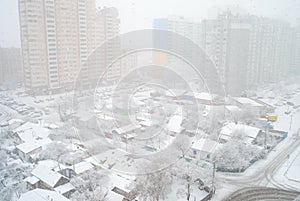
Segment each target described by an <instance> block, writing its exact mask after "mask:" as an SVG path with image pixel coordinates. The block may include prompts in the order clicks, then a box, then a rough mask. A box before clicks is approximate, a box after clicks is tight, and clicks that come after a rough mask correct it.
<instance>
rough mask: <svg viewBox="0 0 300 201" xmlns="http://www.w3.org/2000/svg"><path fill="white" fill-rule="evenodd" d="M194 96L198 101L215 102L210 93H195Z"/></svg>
mask: <svg viewBox="0 0 300 201" xmlns="http://www.w3.org/2000/svg"><path fill="white" fill-rule="evenodd" d="M194 96H195V98H196V99H199V100H206V101H212V100H213V96H212V95H211V94H210V93H206V92H201V93H197V92H196V93H194Z"/></svg>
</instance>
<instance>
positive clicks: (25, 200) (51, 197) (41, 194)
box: [18, 188, 70, 201]
mask: <svg viewBox="0 0 300 201" xmlns="http://www.w3.org/2000/svg"><path fill="white" fill-rule="evenodd" d="M42 200H47V201H70V200H69V199H67V198H66V197H64V196H62V195H60V194H59V193H57V192H56V191H49V190H45V189H40V188H37V189H34V190H31V191H28V192H26V193H24V194H22V195H21V197H20V198H19V199H18V201H42Z"/></svg>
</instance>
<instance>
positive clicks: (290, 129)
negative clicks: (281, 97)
mask: <svg viewBox="0 0 300 201" xmlns="http://www.w3.org/2000/svg"><path fill="white" fill-rule="evenodd" d="M292 121H293V114H291V120H290V130H291V129H292Z"/></svg>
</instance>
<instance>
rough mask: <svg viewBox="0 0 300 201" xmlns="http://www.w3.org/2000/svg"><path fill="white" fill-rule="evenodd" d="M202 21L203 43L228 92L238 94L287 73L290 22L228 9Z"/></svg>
mask: <svg viewBox="0 0 300 201" xmlns="http://www.w3.org/2000/svg"><path fill="white" fill-rule="evenodd" d="M202 24H203V32H202V33H203V35H202V36H203V40H202V41H203V44H202V45H201V46H202V47H203V49H204V50H205V52H206V53H207V54H208V56H209V58H210V59H211V60H212V61H213V62H214V64H215V66H216V68H217V69H218V72H219V76H220V78H221V80H222V81H223V83H224V86H225V88H226V91H227V93H229V94H239V93H241V92H242V91H244V90H247V89H248V88H250V87H253V86H256V85H259V84H261V83H264V82H272V81H276V80H278V79H280V78H282V77H283V76H285V75H287V71H288V70H287V69H289V66H290V64H289V59H288V55H289V44H288V35H289V34H288V33H289V30H290V27H289V24H288V23H286V22H283V21H279V20H272V19H269V18H262V17H257V16H249V15H244V16H239V15H232V14H231V13H230V12H225V13H222V14H220V15H218V17H217V18H216V19H210V20H203V22H202Z"/></svg>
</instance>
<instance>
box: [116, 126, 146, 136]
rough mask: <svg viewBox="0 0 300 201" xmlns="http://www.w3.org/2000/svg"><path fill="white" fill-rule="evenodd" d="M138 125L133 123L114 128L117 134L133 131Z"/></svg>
mask: <svg viewBox="0 0 300 201" xmlns="http://www.w3.org/2000/svg"><path fill="white" fill-rule="evenodd" d="M140 127H141V126H140V125H133V124H129V125H126V126H123V127H120V128H116V129H114V130H115V131H116V132H117V133H118V134H119V135H121V134H124V133H129V132H132V131H134V130H135V129H138V128H140Z"/></svg>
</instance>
